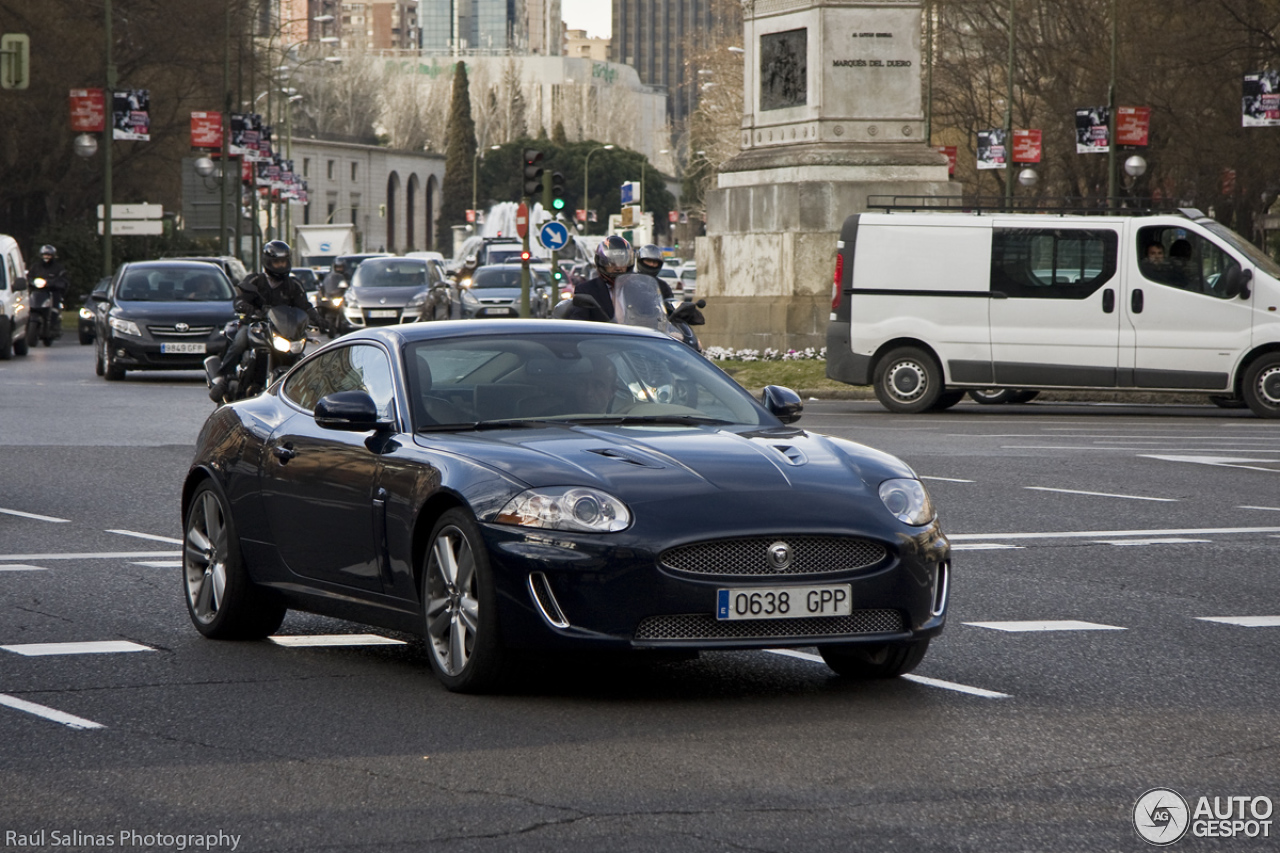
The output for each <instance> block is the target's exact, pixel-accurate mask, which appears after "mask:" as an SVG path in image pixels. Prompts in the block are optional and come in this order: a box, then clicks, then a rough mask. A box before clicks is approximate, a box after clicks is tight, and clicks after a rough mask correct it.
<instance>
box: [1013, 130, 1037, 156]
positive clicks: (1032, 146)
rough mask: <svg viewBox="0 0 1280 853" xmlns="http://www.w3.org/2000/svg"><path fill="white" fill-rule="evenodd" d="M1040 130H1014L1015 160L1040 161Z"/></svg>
mask: <svg viewBox="0 0 1280 853" xmlns="http://www.w3.org/2000/svg"><path fill="white" fill-rule="evenodd" d="M1040 135H1041V134H1040V131H1038V130H1015V131H1014V132H1013V162H1015V163H1039V162H1040V150H1041V145H1040Z"/></svg>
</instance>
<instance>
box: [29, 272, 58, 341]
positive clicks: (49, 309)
mask: <svg viewBox="0 0 1280 853" xmlns="http://www.w3.org/2000/svg"><path fill="white" fill-rule="evenodd" d="M60 337H62V309H61V308H59V307H58V294H57V292H56V291H55V290H54V289H53V282H51V281H49V280H48V279H46V278H33V279H32V280H31V305H30V313H29V314H28V315H27V340H28V341H30V342H31V343H35V342H36V341H41V342H42V343H44V345H45V346H47V347H51V346H53V342H54V341H55V340H57V339H58V338H60Z"/></svg>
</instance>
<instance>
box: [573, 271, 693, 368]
mask: <svg viewBox="0 0 1280 853" xmlns="http://www.w3.org/2000/svg"><path fill="white" fill-rule="evenodd" d="M570 306H573V307H577V308H589V309H594V310H595V311H597V312H600V314H601V315H603V313H604V309H603V308H601V307H600V303H598V302H597V301H596V300H595V297H593V296H589V295H587V294H585V293H577V294H574V295H573V296H572V297H570V298H569V299H566V300H564V301H562V302H561V303H560V304H559V305H557V306H556V307H555V310H554V311H552V316H553V317H555V318H557V319H564V318H565V317H566V316H568V309H569V307H570ZM706 306H707V301H706V300H705V299H699V300H698V301H697V302H694V301H693V300H692V299H683V300H680V299H663V298H662V292H661V291H660V290H659V289H658V282H657V280H656V279H654V278H653V276H648V275H642V274H639V273H627V274H625V275H620V276H618V278H617V279H616V280H615V281H614V283H613V322H615V323H619V324H621V325H624V326H641V327H643V328H646V329H653V330H654V331H657V332H662V333H663V334H666V335H670V336H671V337H673V338H675V339H676V340H677V341H680V342H682V343H684V344H686V345H687V346H689V347H690V348H691V349H693V351H694V352H698V353H700V352H702V344H701V342H699V341H698V336H697V334H695V333H694V331H693V327H694V326H701V325H703V324H704V323H706V318H705V317H703V316H702V312H701V311H700V310H699V309H701V308H705V307H706ZM593 313H594V312H593Z"/></svg>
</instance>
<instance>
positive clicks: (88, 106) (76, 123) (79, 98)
mask: <svg viewBox="0 0 1280 853" xmlns="http://www.w3.org/2000/svg"><path fill="white" fill-rule="evenodd" d="M69 101H70V105H71V132H72V133H101V132H102V131H104V130H106V129H107V104H106V98H105V97H104V96H103V93H102V90H101V89H72V90H71V96H70V98H69Z"/></svg>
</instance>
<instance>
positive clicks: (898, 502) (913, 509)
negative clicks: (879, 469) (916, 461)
mask: <svg viewBox="0 0 1280 853" xmlns="http://www.w3.org/2000/svg"><path fill="white" fill-rule="evenodd" d="M880 500H882V501H884V505H885V507H886V508H888V510H889V512H891V513H892V514H893V515H894V517H895V518H897V519H898V520H899V521H901V522H902V523H903V524H910V525H912V526H913V527H923V526H924V525H926V524H928V523H929V522H931V521H933V518H934V512H933V502H932V501H930V500H929V493H928V492H926V491H925V490H924V485H923V484H922V483H921V482H920V481H919V480H885V481H884V482H883V483H881V484H880Z"/></svg>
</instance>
